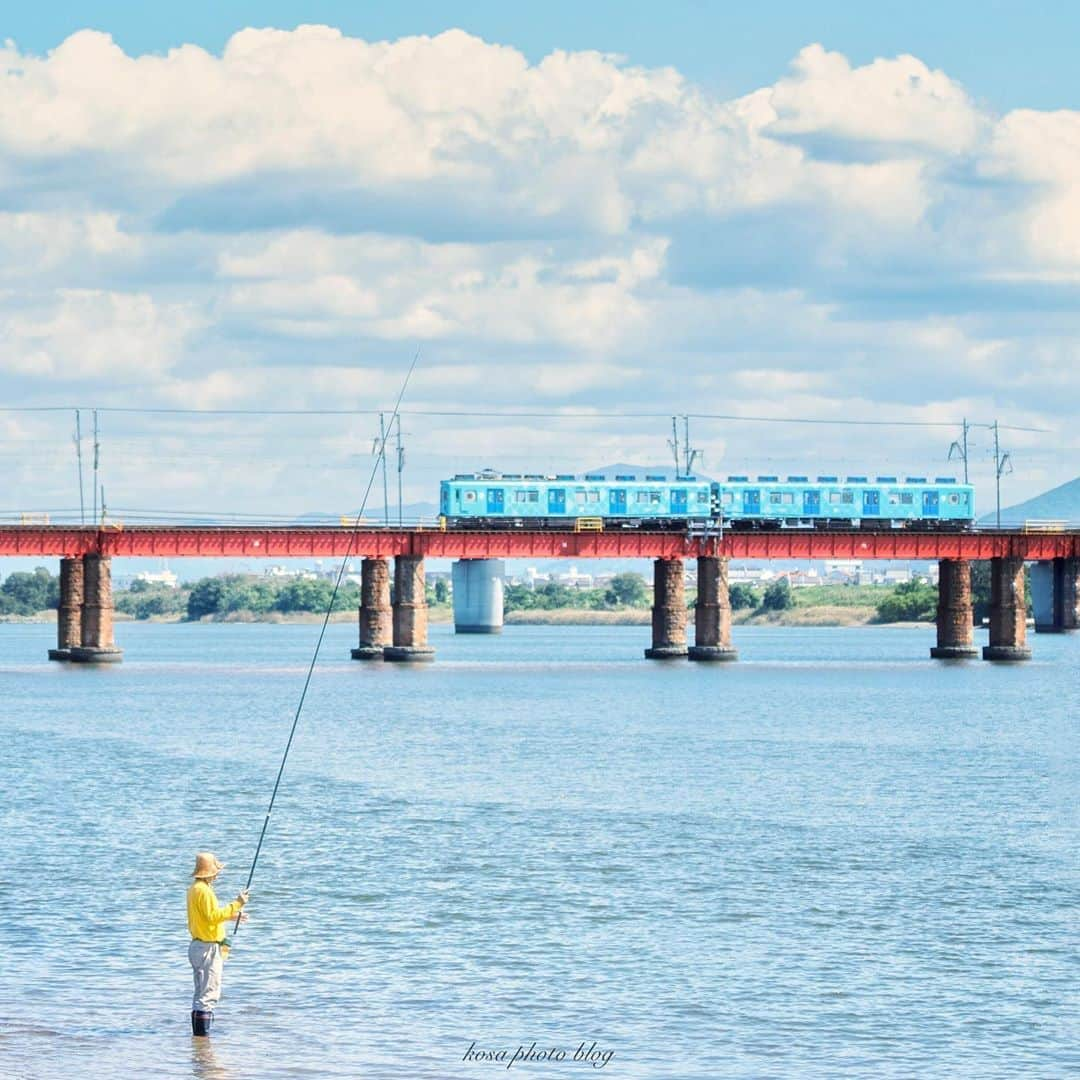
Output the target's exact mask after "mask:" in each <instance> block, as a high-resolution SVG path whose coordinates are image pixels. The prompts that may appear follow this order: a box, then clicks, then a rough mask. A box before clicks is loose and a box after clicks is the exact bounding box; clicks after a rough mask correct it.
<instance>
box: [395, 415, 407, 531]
mask: <svg viewBox="0 0 1080 1080" xmlns="http://www.w3.org/2000/svg"><path fill="white" fill-rule="evenodd" d="M404 469H405V447H404V446H402V444H401V413H398V415H397V523H398V528H399V529H400V528H401V527H402V525H403V524H404V523H403V521H402V517H401V515H402V501H401V474H402V472H403V471H404Z"/></svg>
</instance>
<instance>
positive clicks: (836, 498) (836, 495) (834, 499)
mask: <svg viewBox="0 0 1080 1080" xmlns="http://www.w3.org/2000/svg"><path fill="white" fill-rule="evenodd" d="M829 502H830V503H832V505H833V506H836V505H837V503H839V502H840V492H839V491H830V492H829Z"/></svg>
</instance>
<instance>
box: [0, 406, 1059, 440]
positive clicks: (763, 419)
mask: <svg viewBox="0 0 1080 1080" xmlns="http://www.w3.org/2000/svg"><path fill="white" fill-rule="evenodd" d="M84 407H85V406H84ZM73 408H75V406H63V407H61V406H15V405H10V406H0V412H70V411H71V410H72V409H73ZM97 411H98V412H100V413H127V414H132V415H148V416H149V415H157V416H378V415H379V413H380V411H382V412H385V410H379V409H181V408H154V407H145V408H144V407H139V406H127V405H112V406H104V407H100V406H99V407H98V409H97ZM395 415H396V416H427V417H448V418H451V417H462V418H473V419H494V420H514V419H517V418H522V419H532V420H665V421H666V420H670V419H671V412H670V411H669V412H662V413H658V412H602V411H599V410H577V411H574V410H561V411H557V412H550V411H549V412H536V411H520V412H519V411H516V410H513V409H509V410H508V409H499V410H454V409H410V410H408V411H407V412H399V413H395ZM679 415H685V416H689V417H690V418H691V419H694V420H723V421H725V422H730V423H750V424H820V425H824V426H829V425H835V426H838V427H914V428H953V427H960V426H961V425H962V423H963V420H962V419H958V420H848V419H843V420H837V419H830V418H821V417H812V416H740V415H736V414H734V413H683V414H679ZM972 426H973V427H987V428H992V427H993V425H992V424H972ZM999 430H1001V431H1026V432H1032V433H1036V434H1050V433H1052V432H1053V431H1054V429H1053V428H1039V427H1024V426H1018V425H1013V424H1001V425H999Z"/></svg>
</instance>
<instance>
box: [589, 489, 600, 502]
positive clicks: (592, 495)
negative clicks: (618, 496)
mask: <svg viewBox="0 0 1080 1080" xmlns="http://www.w3.org/2000/svg"><path fill="white" fill-rule="evenodd" d="M599 501H600V492H599V491H590V492H589V502H591V503H598V502H599Z"/></svg>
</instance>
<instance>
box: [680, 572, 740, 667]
mask: <svg viewBox="0 0 1080 1080" xmlns="http://www.w3.org/2000/svg"><path fill="white" fill-rule="evenodd" d="M688 655H689V657H690V659H691V660H737V659H738V657H739V653H738V650H737V649H734V648H732V645H731V598H730V596H729V594H728V561H727V559H721V558H718V557H716V556H713V555H705V556H702V557H700V558H699V559H698V561H697V603H696V604H695V605H694V644H693V645H691V646H690V649H689V652H688Z"/></svg>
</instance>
